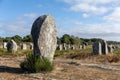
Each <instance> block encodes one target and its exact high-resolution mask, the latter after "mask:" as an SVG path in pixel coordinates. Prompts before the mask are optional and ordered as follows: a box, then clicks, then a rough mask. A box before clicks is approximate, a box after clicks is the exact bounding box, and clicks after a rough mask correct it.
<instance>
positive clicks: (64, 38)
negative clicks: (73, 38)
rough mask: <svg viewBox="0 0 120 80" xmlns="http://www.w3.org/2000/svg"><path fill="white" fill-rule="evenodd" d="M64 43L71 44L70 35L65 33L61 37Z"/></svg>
mask: <svg viewBox="0 0 120 80" xmlns="http://www.w3.org/2000/svg"><path fill="white" fill-rule="evenodd" d="M61 42H62V43H66V44H70V36H69V35H68V34H64V35H63V36H62V38H61Z"/></svg>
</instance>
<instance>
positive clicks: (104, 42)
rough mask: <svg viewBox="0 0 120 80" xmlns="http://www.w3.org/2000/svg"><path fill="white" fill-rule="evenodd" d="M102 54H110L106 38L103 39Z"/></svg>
mask: <svg viewBox="0 0 120 80" xmlns="http://www.w3.org/2000/svg"><path fill="white" fill-rule="evenodd" d="M102 54H108V45H107V42H106V41H105V40H103V41H102Z"/></svg>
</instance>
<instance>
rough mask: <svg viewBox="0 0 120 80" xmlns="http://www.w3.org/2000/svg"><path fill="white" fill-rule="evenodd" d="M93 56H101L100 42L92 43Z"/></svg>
mask: <svg viewBox="0 0 120 80" xmlns="http://www.w3.org/2000/svg"><path fill="white" fill-rule="evenodd" d="M93 54H95V55H98V54H99V55H101V54H102V49H101V43H100V42H97V41H96V42H94V43H93Z"/></svg>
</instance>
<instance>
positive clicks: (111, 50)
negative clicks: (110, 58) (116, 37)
mask: <svg viewBox="0 0 120 80" xmlns="http://www.w3.org/2000/svg"><path fill="white" fill-rule="evenodd" d="M108 52H109V53H112V52H113V48H112V45H108Z"/></svg>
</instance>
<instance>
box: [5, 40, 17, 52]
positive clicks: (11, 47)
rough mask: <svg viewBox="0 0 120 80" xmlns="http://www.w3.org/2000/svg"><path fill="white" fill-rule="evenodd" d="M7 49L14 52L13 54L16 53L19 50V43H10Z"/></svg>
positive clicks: (12, 41) (11, 41)
mask: <svg viewBox="0 0 120 80" xmlns="http://www.w3.org/2000/svg"><path fill="white" fill-rule="evenodd" d="M6 47H7V50H8V51H13V52H16V51H17V48H18V46H17V43H16V42H15V41H14V40H10V41H8V43H7V45H6Z"/></svg>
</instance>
